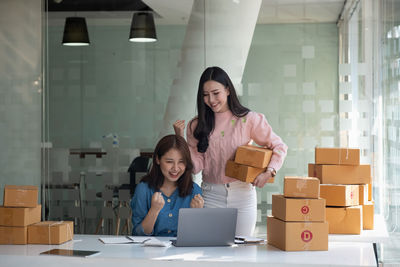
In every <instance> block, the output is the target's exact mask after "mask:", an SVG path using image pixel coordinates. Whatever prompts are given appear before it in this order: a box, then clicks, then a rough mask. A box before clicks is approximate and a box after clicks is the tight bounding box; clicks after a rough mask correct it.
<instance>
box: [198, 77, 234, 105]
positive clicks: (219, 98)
mask: <svg viewBox="0 0 400 267" xmlns="http://www.w3.org/2000/svg"><path fill="white" fill-rule="evenodd" d="M228 95H229V89H228V88H227V87H225V86H224V85H223V84H221V83H219V82H216V81H213V80H210V81H207V82H205V83H204V86H203V98H204V103H206V105H207V106H209V107H210V108H211V110H212V111H214V112H216V113H220V112H225V111H227V110H228V109H229V107H228Z"/></svg>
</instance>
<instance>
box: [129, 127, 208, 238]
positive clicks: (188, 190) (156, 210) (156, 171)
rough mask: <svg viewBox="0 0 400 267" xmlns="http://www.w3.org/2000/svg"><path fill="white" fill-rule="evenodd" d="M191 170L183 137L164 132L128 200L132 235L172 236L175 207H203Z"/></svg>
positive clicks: (175, 224)
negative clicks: (130, 199) (130, 198)
mask: <svg viewBox="0 0 400 267" xmlns="http://www.w3.org/2000/svg"><path fill="white" fill-rule="evenodd" d="M192 169H193V165H192V160H191V158H190V152H189V148H188V146H187V143H186V141H185V139H184V138H183V137H181V136H177V135H167V136H164V137H163V138H162V139H161V140H160V141H159V142H158V144H157V146H156V148H155V150H154V153H153V166H152V167H151V170H150V172H149V173H148V174H147V175H146V176H144V177H143V178H142V180H141V182H140V183H139V184H138V185H137V186H136V190H135V194H134V196H133V198H132V201H131V208H132V224H133V230H132V234H133V235H155V236H176V234H177V228H178V214H179V209H180V208H202V207H203V204H204V201H203V198H202V197H201V189H200V187H199V186H198V185H197V184H195V183H194V182H193V180H192Z"/></svg>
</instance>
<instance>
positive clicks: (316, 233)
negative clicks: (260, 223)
mask: <svg viewBox="0 0 400 267" xmlns="http://www.w3.org/2000/svg"><path fill="white" fill-rule="evenodd" d="M319 184H320V182H319V180H318V179H317V178H313V177H285V180H284V194H283V195H273V196H272V216H268V217H267V240H268V244H271V245H273V246H275V247H277V248H279V249H282V250H286V251H302V250H328V223H327V222H326V220H325V199H323V198H320V197H319Z"/></svg>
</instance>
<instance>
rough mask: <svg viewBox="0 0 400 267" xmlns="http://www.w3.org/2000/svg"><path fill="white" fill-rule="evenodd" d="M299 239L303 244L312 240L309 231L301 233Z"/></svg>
mask: <svg viewBox="0 0 400 267" xmlns="http://www.w3.org/2000/svg"><path fill="white" fill-rule="evenodd" d="M301 239H302V240H303V241H304V242H310V241H311V239H312V233H311V232H310V231H308V230H305V231H303V232H302V233H301Z"/></svg>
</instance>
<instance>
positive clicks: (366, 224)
mask: <svg viewBox="0 0 400 267" xmlns="http://www.w3.org/2000/svg"><path fill="white" fill-rule="evenodd" d="M362 207H363V229H364V230H374V202H372V201H370V202H367V203H366V204H364V205H362Z"/></svg>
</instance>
